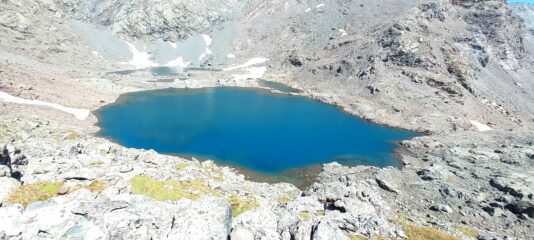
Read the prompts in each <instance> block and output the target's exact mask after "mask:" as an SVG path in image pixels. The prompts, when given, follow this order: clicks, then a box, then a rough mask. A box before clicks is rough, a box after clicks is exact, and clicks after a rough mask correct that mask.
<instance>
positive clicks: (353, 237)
mask: <svg viewBox="0 0 534 240" xmlns="http://www.w3.org/2000/svg"><path fill="white" fill-rule="evenodd" d="M349 238H350V240H367V239H368V238H367V237H366V236H363V235H360V234H357V233H351V234H349Z"/></svg>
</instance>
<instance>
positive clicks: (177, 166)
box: [174, 162, 189, 171]
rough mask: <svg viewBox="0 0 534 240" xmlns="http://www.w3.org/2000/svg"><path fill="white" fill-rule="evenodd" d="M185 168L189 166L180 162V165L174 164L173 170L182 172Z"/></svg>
mask: <svg viewBox="0 0 534 240" xmlns="http://www.w3.org/2000/svg"><path fill="white" fill-rule="evenodd" d="M187 166H189V165H187V163H185V162H181V163H178V164H176V166H174V168H175V169H176V170H178V171H182V170H184V169H185V168H186V167H187Z"/></svg>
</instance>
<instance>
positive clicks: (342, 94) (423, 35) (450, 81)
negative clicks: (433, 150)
mask: <svg viewBox="0 0 534 240" xmlns="http://www.w3.org/2000/svg"><path fill="white" fill-rule="evenodd" d="M364 2H365V1H364ZM382 2H383V3H381V4H378V3H375V1H369V2H365V3H357V2H345V1H334V2H332V3H329V4H326V5H325V6H323V7H321V8H313V9H314V10H313V11H311V12H306V11H305V10H304V9H306V8H307V7H308V6H310V5H311V4H306V2H303V3H296V2H295V3H293V5H294V6H290V7H287V6H286V7H287V8H289V9H292V8H291V7H293V9H298V10H299V11H300V12H299V13H297V15H295V16H292V14H288V13H287V11H288V10H286V11H276V10H275V11H273V12H274V13H273V14H274V15H275V16H274V17H272V18H273V19H275V20H273V21H266V22H269V24H264V25H265V26H263V25H262V27H261V28H259V29H261V30H256V29H254V30H253V31H251V32H250V36H252V37H250V38H252V39H254V37H256V38H258V39H263V38H265V39H272V40H275V41H282V42H283V40H282V39H280V37H273V36H272V35H273V34H279V33H283V34H282V36H283V38H285V39H289V40H288V43H287V44H288V45H289V46H288V48H272V49H273V50H274V51H275V52H272V51H270V50H269V49H263V48H264V46H260V48H262V49H261V50H263V51H267V52H269V53H270V56H271V57H273V58H276V59H277V60H278V61H277V62H278V63H280V64H281V65H280V66H278V69H280V71H281V72H282V73H281V74H284V73H285V71H288V72H289V73H290V74H291V75H290V76H285V77H286V78H287V81H288V82H293V83H295V84H297V85H301V86H306V88H307V89H313V90H319V89H320V91H322V92H325V91H328V92H329V93H332V94H333V93H335V95H337V96H338V97H339V98H341V99H340V100H337V101H340V102H349V103H350V104H351V105H353V106H351V108H353V109H354V111H356V112H360V114H361V115H363V116H365V117H369V118H371V119H373V120H374V121H384V122H386V123H388V124H393V122H403V124H402V126H403V127H410V125H409V124H408V123H410V122H414V121H419V122H420V121H422V119H421V115H425V121H428V122H427V123H421V124H423V125H425V128H426V129H431V130H434V129H433V128H441V127H436V126H432V125H438V126H447V127H446V128H447V129H459V128H465V127H466V126H469V124H466V122H468V121H466V120H468V119H473V120H477V121H480V122H484V123H485V124H488V125H490V126H491V125H493V126H495V127H497V128H503V127H506V126H508V125H509V124H510V123H509V122H513V123H512V124H514V125H517V126H531V125H532V117H531V116H532V109H534V106H533V105H532V103H533V102H534V101H533V96H532V94H530V92H531V91H530V90H532V87H533V86H532V81H530V79H531V78H530V77H531V72H530V69H532V57H531V56H532V54H531V52H532V43H531V42H526V41H525V40H524V39H525V38H526V36H525V31H524V28H523V22H522V21H521V20H520V19H519V18H518V17H517V16H515V15H514V14H513V13H512V12H511V11H510V10H509V8H508V6H507V5H506V4H505V3H504V1H472V2H471V1H434V2H432V3H428V2H419V1H391V2H389V1H382ZM278 6H282V4H279V5H278ZM262 7H263V11H259V12H260V13H258V16H256V15H251V16H250V19H247V22H253V24H252V25H258V24H261V23H260V22H263V20H264V19H266V18H268V17H269V15H268V14H269V10H270V9H269V8H272V7H271V6H262ZM311 7H315V6H314V5H312V6H311ZM390 8H391V9H390ZM357 9H359V10H360V11H358V10H357ZM398 9H400V10H403V9H404V11H401V12H400V13H397V14H390V15H385V16H384V14H382V15H379V14H377V12H381V13H387V12H394V11H396V10H398ZM347 12H358V14H362V15H363V16H362V15H358V14H354V15H353V14H347ZM260 14H263V15H260ZM287 17H289V20H287V21H280V24H279V25H276V24H272V22H275V23H277V20H276V19H284V18H287ZM376 18H380V20H377V19H376ZM284 22H289V23H290V24H284ZM325 22H326V23H328V24H324V23H325ZM314 24H316V25H320V26H321V27H317V26H315V25H314ZM251 42H254V41H251ZM284 43H286V42H284ZM276 44H278V42H274V43H273V45H276ZM526 44H528V45H529V46H525V45H526ZM250 47H251V48H253V51H257V47H254V46H250ZM267 48H270V47H269V46H267ZM287 68H289V69H290V70H287ZM362 96H365V97H362ZM344 99H347V100H344ZM348 99H350V100H348ZM422 99H424V101H422ZM334 101H336V100H334ZM368 109H373V110H372V111H369V110H368ZM473 109H477V110H478V111H473ZM385 116H387V117H388V118H391V120H383V118H384V117H385ZM466 118H467V119H466ZM401 119H402V120H401ZM435 130H439V129H435Z"/></svg>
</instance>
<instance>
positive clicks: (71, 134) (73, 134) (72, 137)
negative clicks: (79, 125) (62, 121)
mask: <svg viewBox="0 0 534 240" xmlns="http://www.w3.org/2000/svg"><path fill="white" fill-rule="evenodd" d="M79 137H80V133H79V132H76V131H74V130H71V131H69V132H68V133H67V136H66V137H65V139H68V140H75V139H77V138H79Z"/></svg>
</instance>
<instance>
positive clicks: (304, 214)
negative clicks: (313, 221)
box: [299, 211, 310, 219]
mask: <svg viewBox="0 0 534 240" xmlns="http://www.w3.org/2000/svg"><path fill="white" fill-rule="evenodd" d="M299 216H300V217H301V218H302V219H308V218H310V212H308V211H301V212H299Z"/></svg>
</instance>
